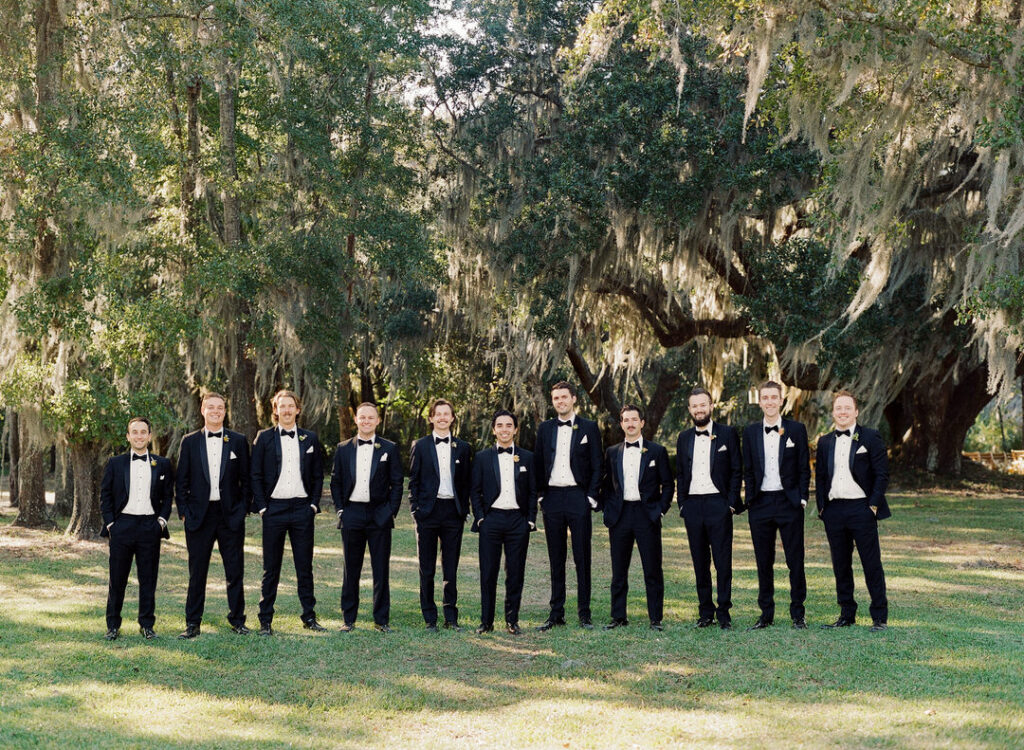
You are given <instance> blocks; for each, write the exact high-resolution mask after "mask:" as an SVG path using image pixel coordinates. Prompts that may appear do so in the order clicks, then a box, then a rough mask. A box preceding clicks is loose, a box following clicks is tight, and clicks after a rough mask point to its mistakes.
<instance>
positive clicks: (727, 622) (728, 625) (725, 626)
mask: <svg viewBox="0 0 1024 750" xmlns="http://www.w3.org/2000/svg"><path fill="white" fill-rule="evenodd" d="M718 627H720V628H721V629H722V630H732V621H731V620H724V621H723V622H720V623H718Z"/></svg>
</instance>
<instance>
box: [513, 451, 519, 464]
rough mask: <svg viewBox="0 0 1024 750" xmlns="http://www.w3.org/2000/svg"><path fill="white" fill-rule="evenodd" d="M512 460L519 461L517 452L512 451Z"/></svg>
mask: <svg viewBox="0 0 1024 750" xmlns="http://www.w3.org/2000/svg"><path fill="white" fill-rule="evenodd" d="M512 460H513V461H514V462H515V463H519V454H518V453H513V454H512Z"/></svg>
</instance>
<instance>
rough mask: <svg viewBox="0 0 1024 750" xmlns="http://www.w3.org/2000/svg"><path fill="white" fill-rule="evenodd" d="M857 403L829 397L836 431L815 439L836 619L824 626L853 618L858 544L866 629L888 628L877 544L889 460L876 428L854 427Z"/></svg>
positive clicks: (885, 510)
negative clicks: (868, 597) (864, 584)
mask: <svg viewBox="0 0 1024 750" xmlns="http://www.w3.org/2000/svg"><path fill="white" fill-rule="evenodd" d="M859 414H860V412H859V411H858V409H857V399H856V398H855V397H854V395H853V394H852V393H850V392H849V391H840V392H839V393H837V394H836V395H835V397H834V398H833V399H832V418H833V420H834V421H835V426H836V428H835V430H834V431H833V432H828V433H825V434H824V435H822V436H821V437H820V438H818V454H817V459H816V461H815V472H814V475H815V480H814V482H815V494H816V495H817V501H818V517H819V518H821V519H822V521H824V522H825V535H826V536H827V537H828V545H829V547H830V548H831V550H832V571H833V572H834V573H835V577H836V598H837V599H838V601H839V619H837V620H836V621H835V622H834V623H831V624H829V625H822V627H824V628H843V627H847V626H849V625H853V624H854V622H856V619H857V602H856V601H855V600H854V598H853V547H854V545H856V546H857V552H858V553H859V554H860V562H861V566H862V567H863V568H864V579H865V581H866V582H867V586H868V593H869V594H870V595H871V607H870V612H871V621H872V625H871V630H872V631H873V632H878V631H881V630H885V629H886V628H887V627H888V621H889V601H888V599H887V598H886V595H885V571H883V570H882V552H881V549H880V547H879V544H878V521H879V520H881V519H883V518H888V517H889V516H891V515H892V514H891V513H890V512H889V504H888V503H887V502H886V500H885V488H886V485H887V484H888V482H889V457H888V455H887V454H886V450H885V443H884V442H883V441H882V436H881V435H879V434H878V432H877V431H876V430H872V429H871V428H869V427H864V426H863V425H859V424H857V417H858V416H859Z"/></svg>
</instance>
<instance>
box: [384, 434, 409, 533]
mask: <svg viewBox="0 0 1024 750" xmlns="http://www.w3.org/2000/svg"><path fill="white" fill-rule="evenodd" d="M388 453H389V454H390V455H389V457H388V481H389V482H390V488H389V491H390V496H389V498H388V502H389V503H390V505H391V517H392V518H394V517H395V516H397V515H398V510H399V508H401V507H402V489H403V487H402V484H403V482H404V480H405V476H404V475H403V474H402V459H401V457H399V455H398V446H397V445H394V444H392V445H391V447H390V448H389V449H388ZM410 502H411V501H410Z"/></svg>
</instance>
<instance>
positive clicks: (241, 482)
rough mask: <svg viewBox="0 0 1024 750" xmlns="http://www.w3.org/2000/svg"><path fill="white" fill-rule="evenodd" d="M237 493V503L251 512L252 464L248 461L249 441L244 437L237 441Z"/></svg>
mask: <svg viewBox="0 0 1024 750" xmlns="http://www.w3.org/2000/svg"><path fill="white" fill-rule="evenodd" d="M238 443H239V446H238V447H239V451H238V460H239V461H240V462H241V463H240V465H239V467H238V492H239V498H238V499H239V501H240V502H241V503H242V507H244V508H245V509H246V510H247V511H251V510H252V464H251V460H250V452H249V441H248V440H247V439H246V437H245V436H244V435H242V439H241V440H239V441H238Z"/></svg>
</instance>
